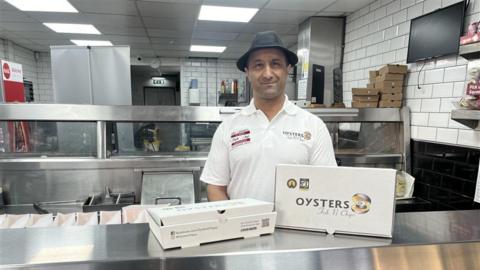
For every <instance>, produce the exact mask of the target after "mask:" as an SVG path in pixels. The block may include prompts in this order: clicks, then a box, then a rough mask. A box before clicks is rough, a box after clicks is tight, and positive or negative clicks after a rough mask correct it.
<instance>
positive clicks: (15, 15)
mask: <svg viewBox="0 0 480 270" xmlns="http://www.w3.org/2000/svg"><path fill="white" fill-rule="evenodd" d="M0 22H37V21H36V20H34V19H32V18H30V17H28V16H27V15H26V14H25V13H23V12H20V11H16V10H0Z"/></svg>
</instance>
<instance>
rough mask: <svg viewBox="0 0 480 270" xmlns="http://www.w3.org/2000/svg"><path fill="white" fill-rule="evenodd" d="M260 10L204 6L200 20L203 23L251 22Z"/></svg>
mask: <svg viewBox="0 0 480 270" xmlns="http://www.w3.org/2000/svg"><path fill="white" fill-rule="evenodd" d="M257 11H258V8H238V7H222V6H206V5H202V7H201V8H200V14H199V15H198V19H199V20H201V21H222V22H244V23H246V22H249V21H250V20H251V19H252V18H253V16H255V14H256V13H257Z"/></svg>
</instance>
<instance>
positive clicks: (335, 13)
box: [315, 11, 348, 17]
mask: <svg viewBox="0 0 480 270" xmlns="http://www.w3.org/2000/svg"><path fill="white" fill-rule="evenodd" d="M347 13H348V11H320V12H318V13H316V14H315V16H326V17H342V16H345V15H346V14H347Z"/></svg>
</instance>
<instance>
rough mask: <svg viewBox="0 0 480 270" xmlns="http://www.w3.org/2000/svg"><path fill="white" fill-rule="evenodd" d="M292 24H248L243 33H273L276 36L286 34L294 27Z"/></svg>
mask: <svg viewBox="0 0 480 270" xmlns="http://www.w3.org/2000/svg"><path fill="white" fill-rule="evenodd" d="M296 26H297V25H294V24H272V23H249V24H248V25H247V26H246V27H245V28H244V29H243V32H247V33H257V32H262V31H275V32H277V34H286V33H288V31H289V30H290V29H291V28H292V27H296Z"/></svg>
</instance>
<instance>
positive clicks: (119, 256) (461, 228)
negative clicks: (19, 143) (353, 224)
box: [0, 210, 480, 268]
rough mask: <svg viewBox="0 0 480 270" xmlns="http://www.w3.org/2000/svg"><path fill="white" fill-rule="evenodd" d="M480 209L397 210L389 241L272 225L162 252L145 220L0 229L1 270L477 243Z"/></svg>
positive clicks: (479, 231)
mask: <svg viewBox="0 0 480 270" xmlns="http://www.w3.org/2000/svg"><path fill="white" fill-rule="evenodd" d="M479 240H480V210H468V211H442V212H411V213H397V214H396V218H395V226H394V234H393V238H392V239H385V238H373V237H358V236H347V235H335V236H332V235H326V234H323V233H316V232H307V231H296V230H286V229H276V230H275V233H274V234H272V235H266V236H262V237H257V238H250V239H240V240H231V241H224V242H218V243H212V244H206V245H202V246H199V247H192V248H186V249H174V250H167V251H164V250H162V248H161V247H160V245H159V243H158V242H157V241H156V239H155V237H154V236H153V234H152V233H151V232H150V230H149V227H148V225H147V224H124V225H103V226H102V225H99V226H82V227H75V226H72V227H63V228H29V229H4V230H0V268H1V267H2V266H3V267H5V266H8V265H28V264H43V263H58V262H72V261H116V260H118V261H124V260H141V259H150V258H151V259H155V258H156V259H173V258H179V257H182V258H184V257H190V258H192V257H202V256H229V255H245V254H262V253H266V254H269V253H270V254H272V253H275V254H276V253H282V252H288V253H290V252H295V251H318V250H327V249H330V250H331V249H345V248H356V247H378V246H395V245H415V244H440V243H458V242H476V241H479Z"/></svg>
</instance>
